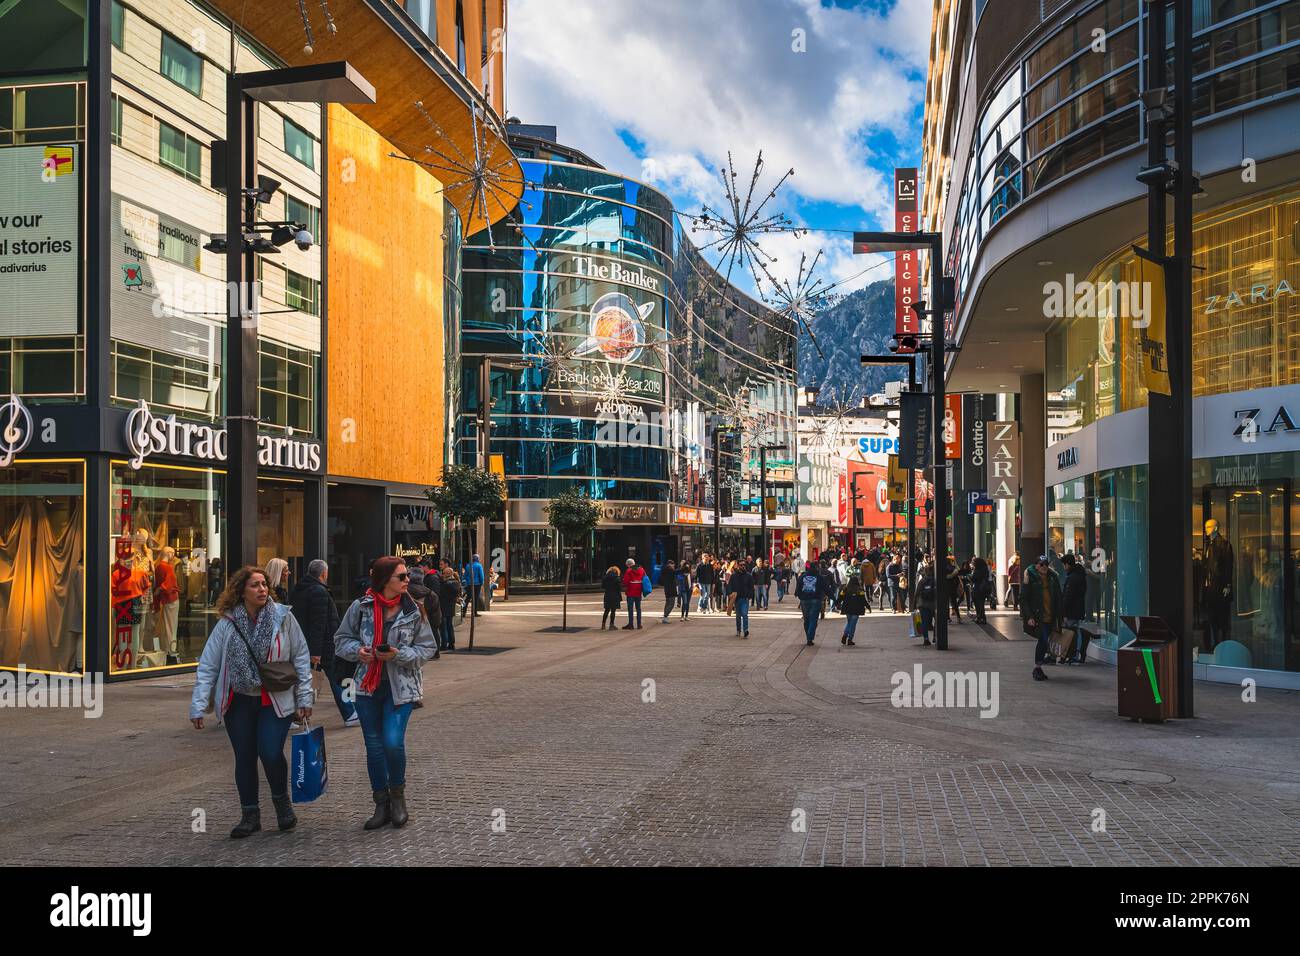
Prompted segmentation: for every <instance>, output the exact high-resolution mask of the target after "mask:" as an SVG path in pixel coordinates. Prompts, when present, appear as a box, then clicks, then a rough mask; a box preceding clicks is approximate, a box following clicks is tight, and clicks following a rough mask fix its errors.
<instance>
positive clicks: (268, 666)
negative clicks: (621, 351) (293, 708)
mask: <svg viewBox="0 0 1300 956" xmlns="http://www.w3.org/2000/svg"><path fill="white" fill-rule="evenodd" d="M263 613H265V612H263ZM230 624H231V626H232V627H234V629H235V633H237V634H238V635H239V639H240V640H241V641H243V642H244V647H246V648H247V649H248V656H249V657H251V658H252V659H253V664H254V666H255V667H257V676H259V677H260V678H262V687H263V688H264V689H265V690H266V692H267V693H268V694H271V693H275V692H277V691H285V690H292V689H293V688H294V687H296V686H297V684H298V668H296V667H295V666H294V663H293V661H259V660H258V659H257V654H255V653H254V652H253V645H252V644H251V643H249V640H248V638H247V637H246V636H245V635H244V629H243V628H242V627H240V626H239V625H238V624H237V623H236V622H235V619H234V618H233V617H232V618H230Z"/></svg>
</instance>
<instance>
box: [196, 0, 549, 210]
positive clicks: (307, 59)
mask: <svg viewBox="0 0 1300 956" xmlns="http://www.w3.org/2000/svg"><path fill="white" fill-rule="evenodd" d="M209 2H210V3H211V4H212V5H213V6H214V7H215V8H217V9H218V10H220V11H221V12H222V13H224V14H226V15H227V16H229V17H231V18H232V19H233V20H234V21H235V22H236V23H238V24H241V25H242V26H243V27H244V29H245V30H246V31H247V32H248V33H249V34H250V35H251V36H254V37H256V38H257V39H258V40H259V41H260V42H261V43H262V44H263V45H265V46H266V47H267V48H268V49H269V50H270V51H271V52H273V53H274V54H275V55H276V56H278V57H279V58H280V59H281V60H283V61H284V62H285V63H286V64H288V65H289V66H304V65H308V64H314V63H326V62H330V61H332V60H347V61H349V62H350V63H351V64H352V65H353V66H354V67H355V68H356V69H357V70H358V71H359V72H360V73H361V74H362V75H363V76H364V77H365V78H366V79H367V80H368V81H369V82H370V83H371V84H373V86H374V87H375V95H376V102H375V103H374V104H371V105H366V104H352V105H349V106H348V107H347V109H348V110H349V111H351V112H352V114H353V115H354V116H355V117H356V118H358V119H360V120H361V121H362V122H363V123H365V124H367V125H368V126H370V127H371V128H372V129H374V130H377V131H378V132H379V133H380V134H381V135H383V136H384V137H385V138H387V139H388V141H389V142H390V143H391V144H393V146H394V147H395V148H396V149H397V150H398V151H399V152H402V153H404V154H405V155H407V156H413V157H423V156H424V155H425V151H424V147H425V146H428V145H437V146H439V148H440V149H442V151H443V152H444V153H447V154H451V155H455V154H456V153H457V152H458V153H459V154H460V155H461V156H465V157H472V156H473V155H474V130H475V128H476V127H477V128H478V129H479V130H480V131H481V132H480V135H481V136H482V137H483V138H484V139H485V140H486V148H487V149H488V150H489V151H490V152H491V154H492V155H493V156H494V157H496V158H498V159H499V161H500V162H501V163H502V164H504V168H503V169H502V170H501V172H502V173H503V174H505V175H506V176H508V177H509V178H511V179H513V180H515V181H514V182H513V183H502V184H501V189H500V191H499V192H494V193H493V195H491V196H490V197H489V198H488V219H489V220H490V221H491V222H498V221H499V220H501V219H502V218H504V217H505V215H506V213H507V212H509V211H510V210H511V209H513V208H514V207H515V205H516V204H517V203H518V200H519V197H520V195H521V194H522V192H523V185H522V172H521V170H520V169H519V165H518V163H516V162H514V158H513V154H512V153H511V152H510V148H509V145H508V144H507V143H506V141H505V129H504V125H503V124H502V123H501V120H500V117H499V116H498V115H497V114H496V113H495V112H494V111H493V110H491V109H490V108H488V109H486V117H485V116H484V113H485V109H484V106H486V105H487V101H486V100H484V98H483V95H482V92H481V88H480V87H479V86H478V85H477V84H476V83H474V82H472V80H473V79H474V78H475V77H477V76H478V75H479V74H480V73H481V69H480V54H481V41H479V40H478V34H475V35H474V39H473V41H471V38H470V36H469V24H470V23H471V22H475V23H477V22H478V21H479V20H481V19H482V11H481V3H482V0H462V3H463V7H464V16H465V22H466V33H467V35H466V74H469V75H464V76H463V75H461V73H460V72H459V71H458V70H457V69H456V60H455V55H454V53H453V55H452V56H450V57H449V56H448V55H447V54H446V53H445V52H443V50H442V49H440V48H439V47H438V46H436V45H435V44H434V42H433V41H432V40H430V39H428V38H427V37H425V36H424V34H422V33H420V31H419V28H418V27H412V26H410V22H411V21H410V20H409V19H408V20H406V21H405V23H402V22H400V21H401V19H402V17H403V12H402V9H401V5H400V4H399V3H398V0H331V2H330V9H331V11H333V15H334V20H335V22H336V23H337V25H338V32H337V33H335V34H331V33H329V32H327V31H326V29H325V22H324V17H323V16H322V15H321V14H320V12H319V7H318V6H316V5H314V4H313V5H311V7H310V8H309V12H310V14H312V23H313V38H314V40H315V45H314V47H313V49H312V52H311V53H310V54H309V53H307V52H305V44H304V40H305V34H304V32H303V27H302V18H301V15H300V14H299V12H298V9H299V8H298V4H296V3H291V2H276V3H269V2H262V3H248V2H247V0H209ZM494 2H501V0H494ZM492 5H493V3H492V2H489V14H488V19H489V21H491V20H492V13H491V7H492ZM444 6H446V5H445V4H444V3H440V4H439V7H438V14H439V31H441V30H442V27H443V23H442V17H443V15H444V9H443V8H444ZM448 9H450V10H451V11H452V13H451V23H450V29H451V33H450V36H451V44H452V49H453V51H454V49H455V35H456V34H455V2H454V0H453V2H452V3H451V5H450V6H449V7H448ZM498 15H502V12H498ZM472 42H473V43H478V44H479V45H478V46H474V45H472ZM489 49H490V44H489ZM498 59H500V57H498ZM502 85H504V84H502ZM416 101H419V102H421V103H423V105H424V109H425V110H426V111H427V112H428V113H429V115H430V116H433V117H434V118H435V119H436V120H437V122H438V123H439V124H440V125H441V127H442V129H443V132H444V134H445V135H446V137H447V138H448V139H449V140H450V144H448V143H446V142H440V141H439V138H438V136H437V135H436V134H435V133H434V132H433V131H432V130H430V128H429V124H428V122H427V121H426V120H425V118H424V117H423V116H422V115H421V114H420V111H419V110H418V109H416V107H415V103H416ZM471 102H472V103H474V104H475V111H474V112H476V113H477V116H478V122H477V124H476V123H475V122H474V120H473V118H472V116H473V113H472V112H471V108H470V105H469V104H470V103H471ZM418 168H420V169H423V170H425V172H426V173H428V174H431V175H433V176H435V177H437V178H440V179H441V180H443V181H444V182H448V183H456V182H459V181H461V180H463V179H464V176H463V175H462V174H461V173H460V172H457V171H454V170H453V171H447V170H435V169H429V168H428V167H418ZM447 198H448V199H450V200H451V202H452V203H453V204H454V205H455V206H456V207H457V209H458V210H459V211H460V214H461V220H462V221H463V222H464V223H465V234H466V235H473V234H474V233H475V232H477V231H479V230H480V229H482V228H483V227H484V226H485V223H484V217H483V215H482V214H481V212H475V211H474V210H471V209H470V208H469V205H470V198H471V190H470V189H469V188H468V187H464V188H461V189H453V190H452V191H451V192H450V193H449V195H448V197H447Z"/></svg>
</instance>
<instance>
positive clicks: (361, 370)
mask: <svg viewBox="0 0 1300 956" xmlns="http://www.w3.org/2000/svg"><path fill="white" fill-rule="evenodd" d="M328 125H329V143H330V147H329V165H330V170H329V172H330V180H329V181H330V188H329V195H328V203H329V206H328V214H327V221H328V231H329V242H328V245H327V250H328V256H329V260H328V268H329V363H328V364H329V373H328V374H329V393H328V409H327V419H328V427H327V429H326V431H327V434H328V437H329V471H330V473H331V474H332V475H336V476H340V477H349V478H363V479H370V480H374V481H383V482H388V483H392V482H403V483H411V484H423V485H431V484H434V483H435V482H436V481H437V480H438V477H439V475H440V474H441V470H442V460H443V447H444V441H443V435H444V433H445V424H444V423H445V414H446V409H445V402H444V396H443V395H442V382H443V381H444V369H443V362H444V355H445V351H444V343H443V332H442V330H443V239H442V231H443V195H442V188H441V186H440V185H439V183H438V181H437V180H436V179H434V178H433V177H431V176H428V175H426V174H425V173H424V171H423V170H422V169H421V167H419V166H416V165H415V164H414V163H406V162H402V161H401V160H397V159H391V158H389V156H388V153H389V151H390V150H391V149H392V148H393V147H392V145H391V144H390V143H389V142H388V141H387V140H385V139H384V138H383V137H381V136H380V135H379V134H378V133H376V132H375V131H374V130H372V129H370V128H369V127H367V126H365V125H364V124H363V123H361V122H359V121H358V120H357V118H356V117H355V116H353V115H352V114H351V113H350V112H348V111H347V110H346V109H344V108H342V107H340V106H330V107H329V116H328Z"/></svg>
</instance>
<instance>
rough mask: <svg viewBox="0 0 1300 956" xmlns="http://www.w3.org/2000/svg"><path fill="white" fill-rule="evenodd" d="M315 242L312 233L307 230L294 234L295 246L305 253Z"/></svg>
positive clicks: (300, 230)
mask: <svg viewBox="0 0 1300 956" xmlns="http://www.w3.org/2000/svg"><path fill="white" fill-rule="evenodd" d="M313 242H314V240H313V239H312V235H311V233H310V232H308V231H307V230H306V229H299V230H298V231H297V233H295V234H294V237H293V244H294V245H295V246H297V247H298V248H299V249H301V250H302V251H303V252H306V251H307V250H308V249H310V248H311V247H312V244H313Z"/></svg>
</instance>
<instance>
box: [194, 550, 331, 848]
mask: <svg viewBox="0 0 1300 956" xmlns="http://www.w3.org/2000/svg"><path fill="white" fill-rule="evenodd" d="M270 594H271V588H270V584H269V582H268V581H267V577H266V572H265V571H263V570H262V569H261V568H254V567H243V568H240V569H239V570H238V571H236V572H235V573H234V574H233V575H232V576H231V577H230V580H229V581H227V582H226V587H225V590H224V591H222V592H221V597H220V598H218V599H217V613H218V614H220V615H221V619H220V620H219V621H218V622H217V626H216V627H214V628H213V629H212V633H211V634H209V635H208V641H207V643H206V644H204V645H203V654H202V655H201V656H200V657H199V668H198V672H197V673H196V674H195V679H194V695H193V697H192V698H191V699H190V722H191V723H192V724H194V727H195V729H196V730H202V729H203V715H204V714H205V713H207V712H208V711H215V712H216V716H217V725H218V726H220V725H221V724H222V723H224V724H225V726H226V733H227V734H228V735H229V736H230V746H231V747H232V748H233V749H234V751H235V787H236V789H237V790H238V791H239V806H240V810H241V811H242V812H241V816H240V820H239V823H238V824H236V826H235V828H234V829H233V830H231V831H230V836H231V838H232V839H236V840H238V839H240V838H242V837H247V836H251V835H252V834H254V833H256V832H257V831H258V830H260V829H262V817H261V812H260V810H259V809H258V783H257V763H258V760H259V759H260V760H261V763H262V769H263V771H264V772H265V773H266V782H267V783H268V784H269V785H270V787H271V801H272V802H273V803H274V804H275V816H276V823H277V825H278V826H279V828H280V829H281V830H288V829H290V828H291V827H293V826H294V824H296V823H297V822H298V818H297V816H296V815H295V814H294V812H293V803H292V801H291V800H290V799H289V764H288V762H287V761H286V760H285V757H284V741H285V738H287V737H288V736H289V724H290V722H291V721H292V720H293V718H294V716H295V714H296V715H297V717H298V718H299V719H300V720H306V719H307V718H308V717H310V716H311V705H312V696H313V695H312V689H311V654H310V651H309V650H308V648H307V639H306V638H305V637H304V636H303V633H302V629H301V628H300V627H299V626H298V621H297V620H296V619H295V618H294V616H293V614H292V613H291V612H290V608H289V607H287V606H286V605H282V604H276V603H275V602H274V601H271V600H270ZM279 661H292V662H293V669H294V672H295V673H296V674H297V677H298V680H297V683H296V684H294V686H292V687H290V688H288V689H287V690H281V691H268V690H266V689H265V688H264V687H263V686H262V677H261V672H260V669H259V666H258V664H259V662H265V663H274V662H279Z"/></svg>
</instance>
